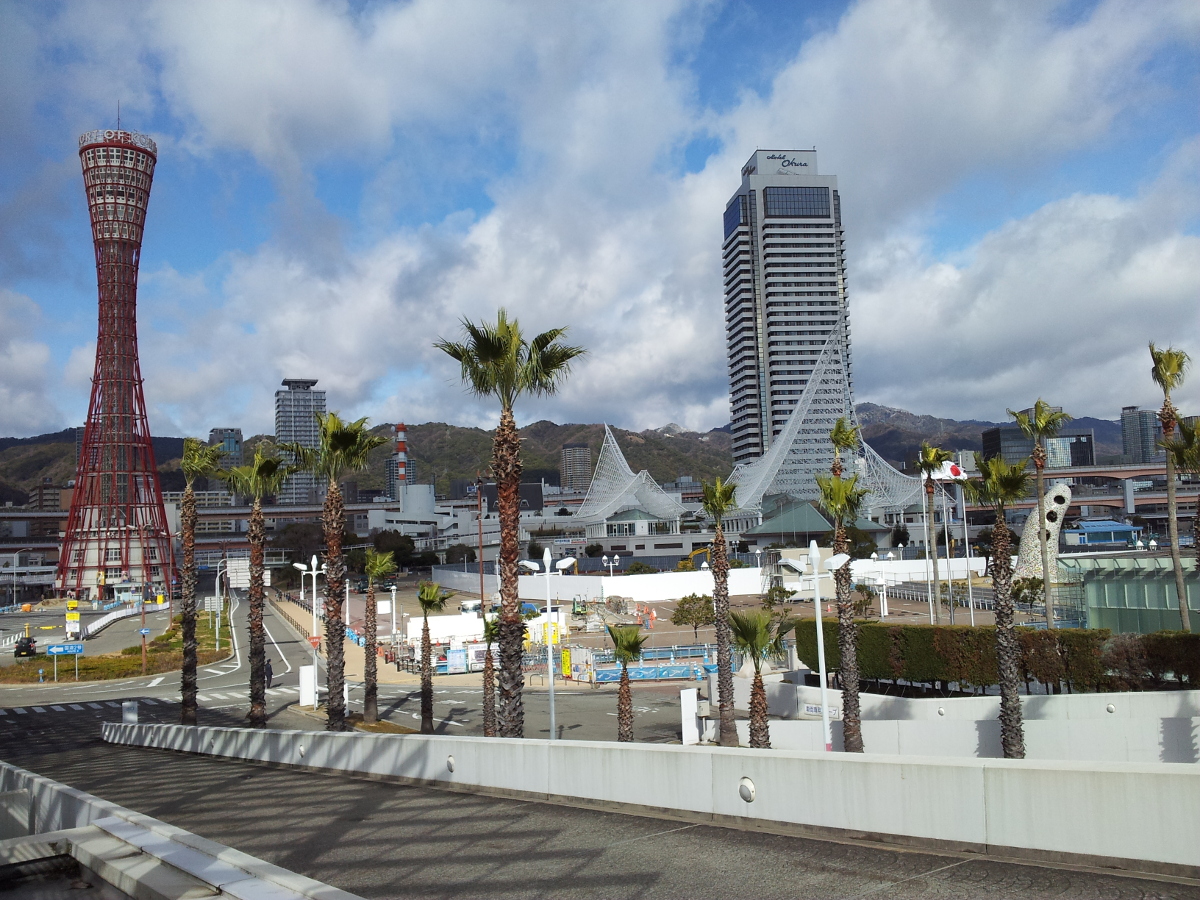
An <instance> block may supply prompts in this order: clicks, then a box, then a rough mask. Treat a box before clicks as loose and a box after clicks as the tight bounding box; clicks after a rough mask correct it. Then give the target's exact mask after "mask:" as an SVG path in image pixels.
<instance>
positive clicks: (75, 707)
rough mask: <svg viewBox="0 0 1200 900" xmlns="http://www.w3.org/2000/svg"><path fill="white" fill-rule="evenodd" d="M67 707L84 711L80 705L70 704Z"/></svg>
mask: <svg viewBox="0 0 1200 900" xmlns="http://www.w3.org/2000/svg"><path fill="white" fill-rule="evenodd" d="M67 705H68V706H69V707H71V709H83V707H82V706H80V705H79V704H78V703H68V704H67Z"/></svg>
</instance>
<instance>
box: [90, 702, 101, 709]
mask: <svg viewBox="0 0 1200 900" xmlns="http://www.w3.org/2000/svg"><path fill="white" fill-rule="evenodd" d="M88 706H90V707H91V708H92V709H104V707H103V706H101V705H100V704H99V703H89V704H88Z"/></svg>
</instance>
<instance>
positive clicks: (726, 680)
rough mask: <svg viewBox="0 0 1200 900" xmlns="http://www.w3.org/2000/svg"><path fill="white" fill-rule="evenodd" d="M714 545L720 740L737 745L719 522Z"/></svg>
mask: <svg viewBox="0 0 1200 900" xmlns="http://www.w3.org/2000/svg"><path fill="white" fill-rule="evenodd" d="M715 531H716V533H715V534H714V535H713V545H712V573H713V610H714V612H715V613H716V620H717V621H716V622H715V623H714V625H715V630H716V633H717V635H716V637H717V698H718V706H719V708H720V715H721V725H720V733H719V736H718V740H717V742H718V743H719V744H720V745H721V746H722V747H736V746H737V745H738V736H737V725H736V723H735V719H734V713H733V653H732V649H731V647H730V634H729V556H728V554H727V553H726V549H725V531H724V529H723V528H722V527H721V522H720V520H718V521H717V523H716V528H715Z"/></svg>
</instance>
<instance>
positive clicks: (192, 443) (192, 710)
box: [179, 438, 225, 725]
mask: <svg viewBox="0 0 1200 900" xmlns="http://www.w3.org/2000/svg"><path fill="white" fill-rule="evenodd" d="M224 455H225V454H224V452H223V451H222V450H221V448H220V446H219V445H211V446H210V445H208V444H205V443H204V442H203V441H201V440H200V439H199V438H184V440H183V462H182V464H181V465H180V468H182V469H183V480H184V489H183V502H182V503H181V504H180V509H179V531H180V537H181V538H182V540H183V593H182V595H181V597H180V601H179V613H180V618H181V619H182V620H183V666H182V669H181V670H180V673H179V681H180V684H179V694H180V699H181V701H182V711H181V715H180V719H179V721H180V722H181V723H182V724H184V725H195V724H196V694H197V688H196V650H197V645H196V492H195V490H194V489H193V484H194V482H195V481H196V479H197V478H207V477H208V476H209V475H212V474H213V473H214V472H215V471H217V468H218V466H219V465H220V463H221V457H222V456H224Z"/></svg>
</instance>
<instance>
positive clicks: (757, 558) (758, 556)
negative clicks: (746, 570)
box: [754, 548, 762, 569]
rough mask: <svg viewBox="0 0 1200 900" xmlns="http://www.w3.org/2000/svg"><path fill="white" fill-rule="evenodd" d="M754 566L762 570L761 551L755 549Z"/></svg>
mask: <svg viewBox="0 0 1200 900" xmlns="http://www.w3.org/2000/svg"><path fill="white" fill-rule="evenodd" d="M754 564H755V565H756V566H758V567H759V568H760V569H761V568H762V551H761V550H759V549H757V548H756V549H755V551H754Z"/></svg>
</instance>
